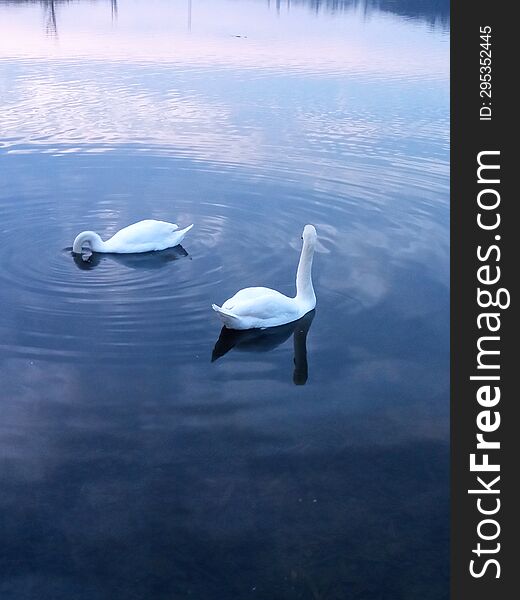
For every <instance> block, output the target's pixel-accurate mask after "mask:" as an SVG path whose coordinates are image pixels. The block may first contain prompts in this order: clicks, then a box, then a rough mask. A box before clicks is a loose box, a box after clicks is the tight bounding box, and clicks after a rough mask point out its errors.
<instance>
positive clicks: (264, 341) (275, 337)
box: [211, 310, 316, 385]
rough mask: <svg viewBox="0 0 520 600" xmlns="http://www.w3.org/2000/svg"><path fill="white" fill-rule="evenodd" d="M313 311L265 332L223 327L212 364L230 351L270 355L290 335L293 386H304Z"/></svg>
mask: <svg viewBox="0 0 520 600" xmlns="http://www.w3.org/2000/svg"><path fill="white" fill-rule="evenodd" d="M315 314H316V310H311V311H310V312H308V313H307V314H306V315H304V316H303V317H302V318H301V319H298V321H294V322H292V323H287V325H280V326H278V327H269V328H268V329H246V330H241V331H239V330H236V329H228V328H227V327H222V330H221V332H220V336H219V338H218V340H217V342H216V344H215V347H214V348H213V353H212V355H211V362H214V361H216V360H217V359H219V358H221V357H222V356H224V354H227V353H228V352H229V351H230V350H231V349H233V348H234V349H235V350H238V351H241V352H270V351H271V350H274V349H275V348H277V347H278V346H280V345H281V344H283V343H284V342H286V341H287V340H288V339H289V338H290V337H291V335H292V336H293V340H294V373H293V381H294V383H295V385H305V383H306V382H307V378H308V373H309V369H308V364H307V334H308V333H309V329H310V326H311V324H312V320H313V319H314V315H315Z"/></svg>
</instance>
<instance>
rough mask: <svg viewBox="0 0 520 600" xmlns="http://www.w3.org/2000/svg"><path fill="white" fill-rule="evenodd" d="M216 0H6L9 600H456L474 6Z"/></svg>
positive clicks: (1, 516) (4, 415)
mask: <svg viewBox="0 0 520 600" xmlns="http://www.w3.org/2000/svg"><path fill="white" fill-rule="evenodd" d="M22 4H23V5H24V6H22ZM189 5H190V3H188V2H186V1H173V0H138V1H134V0H133V1H130V0H120V1H119V2H118V4H117V9H118V19H117V24H116V23H113V22H112V15H111V9H110V4H109V3H108V2H105V1H101V0H99V1H98V2H81V1H78V2H70V3H67V2H57V1H56V2H54V3H52V6H51V3H45V5H44V7H43V8H45V11H46V12H45V15H46V19H47V16H51V15H52V14H53V15H54V16H53V17H52V18H51V25H52V27H54V29H56V28H57V30H58V33H59V40H55V39H49V36H47V35H46V34H45V24H44V26H42V3H31V2H25V3H20V2H18V3H9V2H7V3H6V2H5V1H2V0H0V81H1V82H2V110H1V111H0V173H1V176H0V245H1V260H0V306H1V310H0V381H1V388H0V394H1V398H0V540H1V543H2V546H1V551H0V598H1V599H2V600H129V599H132V600H185V599H189V598H194V599H196V600H217V599H218V600H241V599H243V598H244V599H245V598H257V599H261V600H316V598H324V599H327V600H417V599H420V600H445V599H446V598H447V597H448V564H449V561H448V556H449V554H448V514H449V513H448V510H449V507H448V498H449V494H448V464H449V463H448V461H449V427H448V425H449V421H448V419H449V403H448V398H449V395H448V391H449V361H448V348H449V330H448V317H449V293H448V292H449V289H448V282H449V269H448V264H449V234H448V224H449V211H448V197H449V168H448V167H449V162H448V161H449V143H448V139H449V138H448V135H449V80H448V70H449V69H448V67H449V45H448V41H449V37H448V35H447V26H446V27H445V26H442V27H432V26H430V23H436V24H437V23H446V21H444V20H443V19H445V17H444V16H443V15H445V11H444V9H439V11H438V13H436V8H435V6H436V5H435V3H431V2H415V3H410V2H408V1H403V2H397V1H396V2H394V3H390V2H384V1H383V0H382V1H381V2H375V1H374V2H366V3H354V2H337V3H334V2H325V3H324V2H322V3H318V4H317V3H311V2H305V3H298V2H295V1H294V0H293V2H292V3H288V2H282V3H280V12H279V14H277V11H276V3H275V2H274V1H273V2H271V6H270V7H268V5H267V2H265V1H264V0H240V1H237V0H211V2H209V1H208V2H202V1H199V0H193V1H192V2H191V5H192V10H193V15H192V17H193V18H192V23H191V25H192V29H191V32H190V31H188V27H187V18H188V7H189ZM316 6H318V7H319V15H318V18H317V16H316V13H315V10H314V8H315V7H316ZM113 7H114V9H115V8H116V7H115V3H114V4H113ZM363 7H366V9H367V10H364V8H363ZM386 7H388V8H389V10H391V11H392V12H391V13H390V12H388V11H387V10H386ZM51 8H52V9H53V11H54V12H51V11H50V9H51ZM289 8H290V10H288V9H289ZM400 15H402V16H400ZM47 20H48V19H47ZM52 27H51V29H52ZM237 36H242V37H237ZM4 175H5V176H4ZM145 218H154V219H162V220H167V221H173V222H186V223H195V228H194V229H193V231H192V232H190V236H189V238H188V237H187V238H186V239H185V240H184V242H183V246H184V248H181V247H177V248H173V249H170V250H167V251H164V252H160V253H152V254H142V255H99V254H92V255H91V256H90V257H88V256H84V257H83V258H82V257H76V258H75V259H74V260H73V259H72V257H71V253H70V245H71V243H72V241H73V239H74V237H75V236H76V234H77V232H78V231H83V230H86V229H92V230H95V231H98V232H99V234H100V235H101V236H102V237H103V238H106V237H109V236H110V235H112V234H113V233H115V232H116V231H117V230H118V229H120V228H121V227H122V226H123V225H125V224H128V223H133V222H137V221H139V220H141V219H145ZM306 223H313V224H314V225H315V226H316V229H317V231H318V236H319V246H318V248H317V252H316V254H315V257H314V268H313V269H314V270H313V278H314V283H315V288H316V295H317V299H318V303H317V310H316V312H315V313H314V312H313V313H312V314H309V315H306V317H305V318H304V319H302V320H301V321H299V322H297V323H294V324H292V325H288V326H287V327H282V328H277V329H274V330H268V331H260V332H240V333H238V334H237V333H233V332H229V331H226V330H224V331H221V324H220V321H219V320H218V318H217V317H216V316H215V315H214V313H213V311H212V310H211V304H212V303H213V302H216V301H219V300H222V298H227V297H230V296H231V295H232V294H233V293H234V292H235V291H236V289H238V288H241V287H247V286H249V285H252V284H254V283H256V282H257V281H262V282H265V284H266V285H269V287H272V288H274V289H279V290H280V291H281V292H283V293H286V294H292V293H293V292H294V271H295V265H296V263H297V260H298V256H299V254H300V249H301V240H300V235H301V231H302V228H303V226H304V225H305V224H306ZM64 248H66V249H65V250H64ZM84 259H85V260H84ZM311 323H312V325H311ZM219 333H220V335H219ZM291 338H292V339H291ZM215 340H217V343H215ZM212 349H213V358H214V359H215V360H214V362H210V355H211V352H212ZM217 358H218V360H217ZM293 362H294V369H293ZM294 384H296V385H294ZM303 384H305V385H303Z"/></svg>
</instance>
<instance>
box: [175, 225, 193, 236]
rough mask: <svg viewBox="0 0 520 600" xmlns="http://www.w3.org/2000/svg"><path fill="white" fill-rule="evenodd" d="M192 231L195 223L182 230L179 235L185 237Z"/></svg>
mask: <svg viewBox="0 0 520 600" xmlns="http://www.w3.org/2000/svg"><path fill="white" fill-rule="evenodd" d="M191 229H193V223H192V224H191V225H188V227H185V228H184V229H181V230H180V231H179V232H178V233H182V234H183V235H186V234H187V233H188V231H190V230H191Z"/></svg>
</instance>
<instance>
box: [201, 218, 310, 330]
mask: <svg viewBox="0 0 520 600" xmlns="http://www.w3.org/2000/svg"><path fill="white" fill-rule="evenodd" d="M302 239H303V246H302V250H301V254H300V260H299V263H298V270H297V272H296V296H295V297H294V298H290V297H289V296H285V295H284V294H281V293H280V292H278V291H276V290H272V289H270V288H265V287H251V288H244V289H242V290H240V291H238V292H237V293H236V294H235V295H234V296H232V297H231V298H229V299H228V300H226V301H225V302H224V303H223V304H222V306H218V305H216V304H213V305H212V308H213V310H214V311H215V312H216V313H217V314H218V316H219V317H220V319H221V320H222V322H223V323H224V325H225V326H226V327H227V328H228V329H265V328H267V327H277V326H278V325H285V324H286V323H291V322H292V321H296V320H298V319H300V318H301V317H303V316H304V315H305V314H307V313H308V312H309V311H311V310H313V308H314V307H315V306H316V294H315V293H314V287H313V284H312V261H313V256H314V251H315V249H316V242H317V239H318V236H317V233H316V229H315V228H314V226H313V225H305V227H304V229H303V234H302Z"/></svg>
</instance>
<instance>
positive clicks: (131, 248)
mask: <svg viewBox="0 0 520 600" xmlns="http://www.w3.org/2000/svg"><path fill="white" fill-rule="evenodd" d="M192 227H193V225H190V226H189V227H186V228H185V229H179V226H178V225H176V224H175V223H167V222H166V221H155V220H153V219H146V220H144V221H139V222H138V223H134V224H133V225H128V227H125V228H123V229H121V230H119V231H118V232H117V233H115V234H114V235H113V236H112V237H111V238H110V239H108V240H106V241H105V242H104V241H103V240H102V239H101V237H100V236H99V234H97V233H96V232H95V231H83V232H82V233H80V234H78V235H77V236H76V239H75V240H74V244H73V246H72V252H74V253H75V254H81V252H82V250H83V248H84V247H85V246H88V247H89V248H90V250H91V251H92V252H110V253H116V254H133V253H137V252H153V251H156V250H165V249H166V248H173V247H174V246H177V245H179V244H180V243H181V242H182V240H183V239H184V236H185V235H186V234H187V233H188V231H189V230H190V229H191V228H192Z"/></svg>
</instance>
